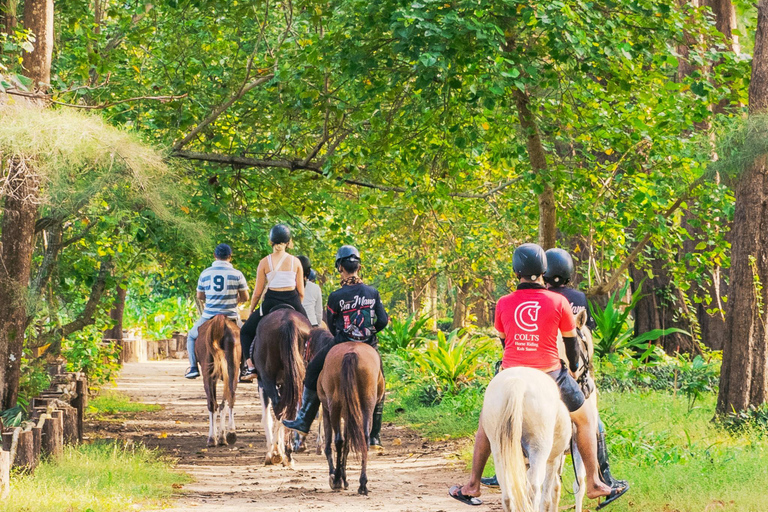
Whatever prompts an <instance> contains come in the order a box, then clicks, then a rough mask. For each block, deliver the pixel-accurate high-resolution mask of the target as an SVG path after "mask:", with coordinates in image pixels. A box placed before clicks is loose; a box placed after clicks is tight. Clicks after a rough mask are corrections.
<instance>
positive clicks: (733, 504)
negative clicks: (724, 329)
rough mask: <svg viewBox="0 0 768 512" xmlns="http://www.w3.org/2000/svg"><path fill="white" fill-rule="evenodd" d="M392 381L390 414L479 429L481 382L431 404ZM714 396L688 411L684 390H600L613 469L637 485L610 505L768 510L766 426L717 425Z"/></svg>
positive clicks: (414, 424)
mask: <svg viewBox="0 0 768 512" xmlns="http://www.w3.org/2000/svg"><path fill="white" fill-rule="evenodd" d="M392 384H393V386H394V387H395V388H396V392H395V393H392V394H390V395H389V396H390V397H392V398H391V399H389V401H388V402H387V405H386V406H385V418H386V420H387V421H394V422H396V423H399V424H404V425H408V426H410V427H411V428H414V429H415V430H416V431H418V432H419V433H421V434H422V435H424V436H426V437H428V438H431V439H439V438H445V437H446V436H450V437H452V438H467V439H468V440H471V438H472V437H473V436H474V434H475V431H476V429H477V422H478V417H479V411H480V407H481V406H482V393H481V392H480V391H479V390H472V391H470V392H469V393H467V392H465V393H463V394H462V395H460V396H459V397H456V398H452V399H449V400H444V401H443V402H442V403H441V404H439V405H437V406H432V407H427V406H425V405H423V400H422V401H420V400H419V396H420V395H419V391H418V390H415V389H413V388H409V387H407V386H405V385H403V384H402V383H399V382H397V381H396V380H395V379H392ZM465 395H466V396H465ZM715 401H716V396H715V395H714V394H712V393H709V394H706V395H705V396H704V397H703V398H702V399H701V401H700V402H697V406H696V407H694V409H693V410H692V411H691V412H690V413H689V412H688V405H687V400H686V398H685V397H684V396H680V395H678V396H674V395H672V394H669V393H665V392H643V393H626V392H623V393H620V392H608V393H603V394H601V395H600V410H601V414H602V417H603V420H604V422H605V423H606V428H607V430H608V445H609V447H610V457H611V467H612V470H613V473H614V474H615V476H617V477H619V478H622V479H627V480H628V481H629V482H630V485H631V486H632V489H631V491H630V493H629V494H627V496H626V497H625V498H622V499H621V500H620V501H618V502H616V503H615V504H613V505H611V510H612V511H614V512H622V511H623V512H628V511H643V512H652V511H659V512H675V511H676V512H701V511H705V510H706V511H716V510H727V511H734V512H737V511H738V512H741V511H743V512H753V511H754V512H757V511H766V510H768V503H766V492H768V491H766V489H768V439H766V438H765V437H764V436H761V435H760V434H759V433H744V434H739V435H733V434H731V433H729V432H727V431H725V430H723V429H722V428H720V427H718V426H717V425H716V424H714V423H713V422H712V421H711V420H712V416H713V411H714V408H715ZM471 450H472V444H471V442H469V443H468V444H467V447H466V449H465V450H464V451H463V452H462V453H461V454H460V456H461V458H462V460H464V461H466V463H467V469H469V464H470V461H471V456H472V453H471ZM491 474H493V461H492V460H491V461H489V463H488V465H487V466H486V468H485V475H486V476H488V475H491ZM571 474H572V470H571V465H570V458H569V460H568V462H567V463H566V466H565V471H564V475H563V476H564V487H563V489H564V492H563V497H562V500H561V503H560V505H561V506H568V505H571V504H572V503H573V499H572V497H571V496H570V494H569V491H570V489H571V485H572V484H571V482H572V480H573V479H572V476H571ZM592 504H594V502H592ZM586 505H587V506H589V505H590V504H589V503H587V504H586Z"/></svg>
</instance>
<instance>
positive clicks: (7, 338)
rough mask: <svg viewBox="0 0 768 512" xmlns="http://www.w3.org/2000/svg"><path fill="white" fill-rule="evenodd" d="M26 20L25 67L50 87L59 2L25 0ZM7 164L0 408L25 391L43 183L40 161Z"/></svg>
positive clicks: (0, 253) (0, 277) (0, 274)
mask: <svg viewBox="0 0 768 512" xmlns="http://www.w3.org/2000/svg"><path fill="white" fill-rule="evenodd" d="M23 22H24V28H25V29H27V30H30V31H31V32H32V33H33V34H35V37H36V41H35V46H34V50H33V51H31V52H29V53H27V54H26V55H25V56H24V67H25V68H26V69H27V76H29V78H31V79H32V81H33V83H34V84H35V86H36V87H37V86H40V87H41V88H43V89H45V88H47V85H48V84H49V83H50V81H51V55H52V52H53V0H27V1H26V2H24V19H23ZM2 165H3V166H7V178H6V184H5V186H6V188H5V204H4V205H3V221H2V238H0V241H2V249H0V263H2V271H0V382H1V383H2V389H1V390H0V409H8V408H11V407H13V406H15V405H16V399H17V398H18V392H19V372H20V368H21V354H22V349H23V345H24V331H25V329H26V326H27V292H28V290H29V277H30V268H31V264H32V253H33V252H34V249H35V243H34V234H35V220H36V219H37V208H38V202H39V199H38V198H39V196H40V183H39V179H38V176H37V175H36V173H35V170H34V162H31V161H27V160H25V159H21V158H18V157H16V156H14V155H11V156H9V157H8V158H6V159H5V160H4V161H3V162H2Z"/></svg>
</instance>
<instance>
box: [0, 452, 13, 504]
mask: <svg viewBox="0 0 768 512" xmlns="http://www.w3.org/2000/svg"><path fill="white" fill-rule="evenodd" d="M10 491H11V454H10V453H8V452H7V451H5V450H2V449H0V500H3V499H5V497H6V496H8V493H9V492H10Z"/></svg>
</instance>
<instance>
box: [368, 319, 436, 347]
mask: <svg viewBox="0 0 768 512" xmlns="http://www.w3.org/2000/svg"><path fill="white" fill-rule="evenodd" d="M428 321H429V317H428V316H423V317H421V318H419V317H418V316H417V315H416V314H412V315H409V316H408V317H407V318H406V319H405V320H398V319H397V318H392V320H391V321H390V322H389V326H388V327H387V328H386V329H385V330H383V331H381V332H380V333H378V339H379V349H380V350H381V351H382V352H384V353H393V352H398V351H401V350H405V349H407V348H408V347H410V346H412V344H413V342H414V341H415V340H417V339H419V336H421V333H422V331H423V330H424V326H425V325H426V324H427V322H428Z"/></svg>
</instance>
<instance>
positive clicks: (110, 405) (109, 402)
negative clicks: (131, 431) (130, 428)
mask: <svg viewBox="0 0 768 512" xmlns="http://www.w3.org/2000/svg"><path fill="white" fill-rule="evenodd" d="M159 410H160V406H159V405H156V404H144V403H141V402H135V401H133V400H131V398H130V397H129V396H128V395H125V394H123V393H119V392H117V391H102V392H101V393H99V396H97V397H96V398H94V399H92V400H90V401H89V402H88V411H87V412H88V414H91V415H95V416H102V415H125V414H135V413H139V412H154V411H159Z"/></svg>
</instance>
